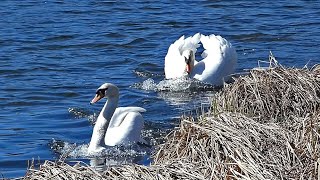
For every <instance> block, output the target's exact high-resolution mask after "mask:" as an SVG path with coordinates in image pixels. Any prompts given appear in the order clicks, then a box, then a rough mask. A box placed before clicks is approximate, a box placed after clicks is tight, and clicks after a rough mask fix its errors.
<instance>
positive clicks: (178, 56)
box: [164, 33, 200, 79]
mask: <svg viewBox="0 0 320 180" xmlns="http://www.w3.org/2000/svg"><path fill="white" fill-rule="evenodd" d="M199 42H200V33H197V34H195V35H194V36H190V37H188V38H187V39H185V38H184V36H181V37H180V38H179V39H178V40H176V41H175V42H174V43H173V44H171V45H170V47H169V49H168V53H167V55H166V57H165V64H164V71H165V76H166V78H167V79H172V78H178V77H181V76H183V75H184V72H185V68H186V63H185V59H184V57H183V56H182V53H183V51H185V50H190V49H191V50H192V51H193V52H194V53H196V51H197V48H198V47H199V46H200V45H199Z"/></svg>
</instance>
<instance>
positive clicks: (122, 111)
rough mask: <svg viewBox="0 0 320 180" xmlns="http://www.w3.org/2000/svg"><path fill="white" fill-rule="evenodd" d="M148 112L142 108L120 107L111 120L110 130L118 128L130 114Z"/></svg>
mask: <svg viewBox="0 0 320 180" xmlns="http://www.w3.org/2000/svg"><path fill="white" fill-rule="evenodd" d="M146 111H147V110H146V109H144V108H141V107H118V108H117V109H116V110H115V111H114V113H113V116H112V118H111V120H110V124H109V128H110V127H111V128H112V127H118V126H120V124H121V123H122V121H123V120H124V118H125V117H126V116H127V114H128V113H129V112H146Z"/></svg>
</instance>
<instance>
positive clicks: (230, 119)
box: [24, 55, 320, 179]
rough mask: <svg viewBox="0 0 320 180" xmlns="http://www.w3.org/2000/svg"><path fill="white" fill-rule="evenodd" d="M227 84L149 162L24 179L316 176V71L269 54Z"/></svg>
mask: <svg viewBox="0 0 320 180" xmlns="http://www.w3.org/2000/svg"><path fill="white" fill-rule="evenodd" d="M270 64H272V66H270V67H269V68H266V69H264V68H256V69H253V70H251V71H250V72H249V74H248V75H246V76H240V77H238V78H236V79H235V81H234V82H233V83H232V84H229V85H226V86H225V87H224V88H223V89H222V90H221V92H219V93H218V94H217V96H216V97H215V98H214V100H213V101H212V102H213V103H212V108H211V111H209V112H207V113H204V114H202V115H201V116H199V117H198V118H197V119H193V118H191V117H184V118H182V120H181V124H180V126H179V127H178V128H176V129H174V130H173V131H172V132H171V133H170V134H168V135H167V137H166V142H165V143H164V144H161V145H159V146H158V149H157V151H156V152H155V153H154V155H153V158H154V161H153V163H152V164H151V165H150V166H142V165H134V164H133V165H123V166H113V167H109V168H108V169H107V170H106V171H104V172H102V173H97V172H95V171H94V170H93V169H92V168H90V167H88V166H80V164H79V163H78V164H76V166H70V165H68V164H66V163H64V162H57V163H53V162H50V161H46V162H45V163H44V164H43V165H41V167H40V169H38V170H35V169H33V168H31V169H30V170H29V172H28V173H27V175H26V176H25V177H24V178H25V179H320V157H319V155H320V146H319V143H320V134H319V133H320V124H319V119H320V111H319V102H320V99H319V92H320V84H319V82H320V78H319V77H320V68H319V67H318V66H316V67H314V68H312V69H311V70H309V69H307V68H304V69H297V68H284V67H282V66H280V65H278V64H277V62H276V60H275V59H274V57H273V56H272V55H271V56H270Z"/></svg>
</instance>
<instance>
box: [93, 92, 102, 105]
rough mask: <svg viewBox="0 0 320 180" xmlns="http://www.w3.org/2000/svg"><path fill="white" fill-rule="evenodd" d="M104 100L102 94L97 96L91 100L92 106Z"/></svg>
mask: <svg viewBox="0 0 320 180" xmlns="http://www.w3.org/2000/svg"><path fill="white" fill-rule="evenodd" d="M102 98H103V96H102V95H101V94H96V96H95V97H94V98H93V99H92V100H91V102H90V104H94V103H96V102H98V101H99V100H100V99H102Z"/></svg>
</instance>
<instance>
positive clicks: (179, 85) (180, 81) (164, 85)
mask: <svg viewBox="0 0 320 180" xmlns="http://www.w3.org/2000/svg"><path fill="white" fill-rule="evenodd" d="M136 87H138V88H141V89H143V90H147V91H170V92H179V91H198V90H212V89H213V88H214V87H213V86H212V85H208V84H205V83H202V82H200V81H198V80H195V79H190V78H188V77H182V78H177V79H164V80H161V81H160V82H159V83H156V82H155V81H154V80H153V79H152V78H149V79H147V80H145V81H143V82H142V83H141V84H140V85H137V84H136Z"/></svg>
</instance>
